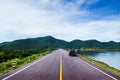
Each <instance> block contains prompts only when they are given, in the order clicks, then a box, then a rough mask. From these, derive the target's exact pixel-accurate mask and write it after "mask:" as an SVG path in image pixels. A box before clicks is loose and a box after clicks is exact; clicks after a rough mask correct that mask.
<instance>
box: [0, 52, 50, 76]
mask: <svg viewBox="0 0 120 80" xmlns="http://www.w3.org/2000/svg"><path fill="white" fill-rule="evenodd" d="M51 52H52V50H51V51H45V52H41V53H38V54H33V55H31V56H28V57H25V58H15V59H12V60H8V61H6V62H2V63H0V75H2V74H5V73H7V72H9V71H11V70H14V69H16V68H19V67H21V66H23V65H25V64H27V63H29V62H32V61H34V60H36V59H38V58H41V57H43V56H45V55H47V54H49V53H51ZM13 62H15V63H16V64H13ZM13 65H14V66H15V67H13Z"/></svg>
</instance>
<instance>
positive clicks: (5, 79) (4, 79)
mask: <svg viewBox="0 0 120 80" xmlns="http://www.w3.org/2000/svg"><path fill="white" fill-rule="evenodd" d="M50 55H51V54H49V55H47V56H50ZM45 58H46V56H45V57H43V58H41V59H39V60H37V61H35V62H34V63H32V64H30V65H28V66H26V67H25V68H23V69H21V70H19V71H17V72H15V73H13V74H11V75H9V76H7V77H5V78H3V79H2V80H7V79H8V78H10V77H12V76H14V75H16V74H18V73H20V72H22V71H24V70H25V69H27V68H29V67H31V66H33V65H34V64H36V63H38V62H39V61H41V60H43V59H45Z"/></svg>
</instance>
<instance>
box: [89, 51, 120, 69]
mask: <svg viewBox="0 0 120 80" xmlns="http://www.w3.org/2000/svg"><path fill="white" fill-rule="evenodd" d="M87 56H88V57H90V58H93V59H95V60H98V61H102V62H104V63H107V64H108V65H110V66H112V67H114V68H117V69H119V70H120V52H100V53H97V54H95V53H89V54H87Z"/></svg>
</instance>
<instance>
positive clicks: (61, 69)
mask: <svg viewBox="0 0 120 80" xmlns="http://www.w3.org/2000/svg"><path fill="white" fill-rule="evenodd" d="M60 80H62V54H60Z"/></svg>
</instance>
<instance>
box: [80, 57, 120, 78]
mask: <svg viewBox="0 0 120 80" xmlns="http://www.w3.org/2000/svg"><path fill="white" fill-rule="evenodd" d="M79 57H80V58H81V59H83V60H85V61H87V62H89V63H92V64H94V65H96V66H98V67H100V68H102V69H104V70H106V71H109V72H111V73H113V74H115V75H117V76H120V70H118V69H116V68H114V67H111V66H109V65H108V64H106V63H104V62H101V61H96V60H93V59H91V58H88V57H87V56H85V55H80V56H79Z"/></svg>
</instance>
